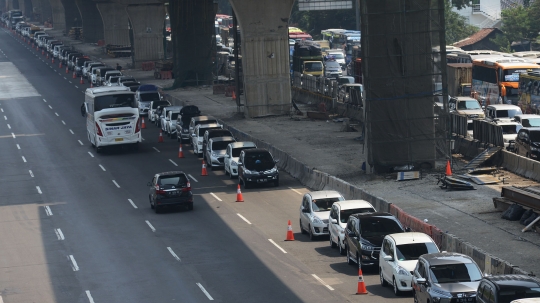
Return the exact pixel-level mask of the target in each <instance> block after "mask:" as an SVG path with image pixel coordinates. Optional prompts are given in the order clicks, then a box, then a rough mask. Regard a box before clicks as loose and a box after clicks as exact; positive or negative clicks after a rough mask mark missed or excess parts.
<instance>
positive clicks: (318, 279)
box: [311, 274, 334, 290]
mask: <svg viewBox="0 0 540 303" xmlns="http://www.w3.org/2000/svg"><path fill="white" fill-rule="evenodd" d="M311 275H312V276H313V278H315V280H317V281H319V282H321V284H322V285H324V286H326V288H328V289H330V290H334V289H333V288H332V286H330V285H328V284H326V283H324V281H323V280H322V279H321V278H319V277H317V275H316V274H311Z"/></svg>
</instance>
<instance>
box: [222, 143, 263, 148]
mask: <svg viewBox="0 0 540 303" xmlns="http://www.w3.org/2000/svg"><path fill="white" fill-rule="evenodd" d="M229 145H230V146H231V147H232V148H239V147H257V145H256V144H255V143H253V142H251V141H240V142H234V143H229Z"/></svg>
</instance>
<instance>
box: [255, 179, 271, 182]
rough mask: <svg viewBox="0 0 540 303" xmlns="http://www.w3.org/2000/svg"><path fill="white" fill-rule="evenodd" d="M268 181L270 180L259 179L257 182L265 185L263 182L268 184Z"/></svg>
mask: <svg viewBox="0 0 540 303" xmlns="http://www.w3.org/2000/svg"><path fill="white" fill-rule="evenodd" d="M266 181H268V180H267V179H258V180H257V182H259V183H263V182H266Z"/></svg>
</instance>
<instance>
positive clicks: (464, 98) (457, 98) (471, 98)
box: [452, 97, 478, 102]
mask: <svg viewBox="0 0 540 303" xmlns="http://www.w3.org/2000/svg"><path fill="white" fill-rule="evenodd" d="M452 99H456V100H458V101H465V100H474V101H476V102H478V100H476V99H475V98H473V97H452Z"/></svg>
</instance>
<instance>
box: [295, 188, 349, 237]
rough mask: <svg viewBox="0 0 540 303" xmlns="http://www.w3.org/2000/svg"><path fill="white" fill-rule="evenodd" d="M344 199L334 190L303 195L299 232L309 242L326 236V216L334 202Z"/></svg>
mask: <svg viewBox="0 0 540 303" xmlns="http://www.w3.org/2000/svg"><path fill="white" fill-rule="evenodd" d="M344 200H345V198H344V197H343V195H341V194H340V193H339V192H337V191H335V190H320V191H312V192H309V193H307V194H305V195H304V198H302V204H300V231H301V232H302V233H303V234H306V233H307V234H309V238H310V239H311V240H315V238H316V237H318V236H323V235H328V216H329V215H330V209H331V208H332V205H333V204H334V202H338V201H344Z"/></svg>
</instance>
